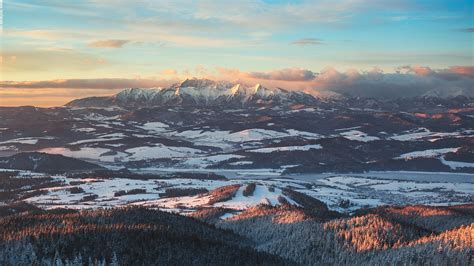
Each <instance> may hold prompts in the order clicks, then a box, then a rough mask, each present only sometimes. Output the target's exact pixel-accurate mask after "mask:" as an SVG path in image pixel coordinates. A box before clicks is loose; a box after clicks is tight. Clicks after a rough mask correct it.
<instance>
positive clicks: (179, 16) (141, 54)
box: [0, 0, 474, 106]
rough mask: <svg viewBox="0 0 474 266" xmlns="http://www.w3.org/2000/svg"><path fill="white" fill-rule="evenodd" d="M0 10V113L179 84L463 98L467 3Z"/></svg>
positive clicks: (164, 1)
mask: <svg viewBox="0 0 474 266" xmlns="http://www.w3.org/2000/svg"><path fill="white" fill-rule="evenodd" d="M0 3H2V11H3V16H2V19H3V22H2V31H1V34H2V39H1V83H0V106H6V105H9V106H12V105H37V106H54V105H62V104H64V103H66V102H67V101H69V100H71V99H74V98H80V97H85V96H90V95H110V94H113V93H115V92H117V91H119V90H121V89H123V88H126V87H154V86H167V85H170V84H172V83H174V82H177V81H179V80H182V79H185V78H190V77H198V78H211V79H226V80H229V81H241V82H243V83H256V82H258V83H262V84H264V85H266V86H269V87H272V86H280V87H285V88H289V89H297V90H304V91H306V92H309V93H312V94H315V95H318V94H320V93H321V92H324V91H335V92H339V93H352V94H358V95H359V94H360V95H362V96H373V95H376V96H385V95H387V96H390V97H395V96H397V95H404V94H405V93H409V94H410V93H411V94H417V93H418V94H419V93H423V92H426V91H427V90H429V89H437V90H445V91H459V90H463V91H467V92H468V93H473V94H474V92H473V79H474V67H473V65H474V48H473V47H474V42H473V36H474V35H473V34H474V1H472V0H470V1H462V0H445V1H441V0H410V1H405V0H397V1H386V0H313V1H304V0H296V1H284V0H254V1H247V0H239V1H224V0H221V1H212V0H208V1H191V0H187V1H183V0H134V1H129V0H82V1H72V0H3V1H2V0H0ZM367 87H368V89H365V88H367ZM420 88H421V89H420Z"/></svg>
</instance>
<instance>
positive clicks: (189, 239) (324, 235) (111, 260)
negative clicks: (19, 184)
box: [0, 204, 474, 265]
mask: <svg viewBox="0 0 474 266" xmlns="http://www.w3.org/2000/svg"><path fill="white" fill-rule="evenodd" d="M473 212H474V205H472V204H471V205H462V206H453V207H429V206H406V207H380V208H375V209H368V210H364V211H361V212H359V213H357V214H355V215H353V216H350V217H348V216H343V215H340V216H336V215H334V213H330V212H327V213H326V212H324V211H320V212H314V211H307V210H304V209H302V208H298V207H294V206H290V205H283V206H279V207H271V206H268V205H260V206H257V207H253V208H249V209H247V210H246V211H244V212H242V213H240V214H236V215H234V216H233V217H231V218H228V219H226V220H221V219H215V218H214V219H209V218H210V217H214V216H215V215H216V212H209V211H208V210H206V209H203V210H201V211H198V212H196V213H195V214H194V215H193V216H194V217H196V218H198V219H196V218H189V217H184V216H180V215H177V214H170V213H166V212H161V211H157V210H150V209H146V208H142V207H133V208H130V207H129V208H115V209H107V210H105V209H98V210H88V211H80V212H78V211H73V210H52V211H36V212H35V213H34V214H33V213H24V214H19V215H10V216H6V217H4V218H1V219H0V241H1V242H0V264H1V265H64V264H65V265H104V264H106V265H178V264H179V265H294V264H300V265H322V264H324V265H362V264H366V265H402V264H403V265H472V264H471V263H472V246H473V240H472V232H473V230H474V223H473V222H474V216H473ZM199 220H203V221H209V222H211V223H213V224H214V225H212V224H208V223H205V222H201V221H199Z"/></svg>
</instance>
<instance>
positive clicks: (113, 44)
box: [88, 40, 130, 48]
mask: <svg viewBox="0 0 474 266" xmlns="http://www.w3.org/2000/svg"><path fill="white" fill-rule="evenodd" d="M129 42H130V40H98V41H93V42H90V43H89V44H88V45H89V47H93V48H122V47H123V46H124V45H125V44H127V43H129Z"/></svg>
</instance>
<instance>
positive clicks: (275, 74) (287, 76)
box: [248, 68, 316, 81]
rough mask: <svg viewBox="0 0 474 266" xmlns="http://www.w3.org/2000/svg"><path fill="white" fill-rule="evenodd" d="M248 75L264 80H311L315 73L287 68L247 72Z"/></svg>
mask: <svg viewBox="0 0 474 266" xmlns="http://www.w3.org/2000/svg"><path fill="white" fill-rule="evenodd" d="M248 77H251V78H254V79H266V80H284V81H308V80H313V79H314V78H315V77H316V75H315V74H314V72H312V71H311V70H307V69H301V68H287V69H280V70H274V71H270V72H250V73H248Z"/></svg>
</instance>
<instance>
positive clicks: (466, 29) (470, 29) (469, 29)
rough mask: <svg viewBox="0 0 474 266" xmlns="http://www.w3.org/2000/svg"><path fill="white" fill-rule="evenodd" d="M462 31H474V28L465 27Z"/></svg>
mask: <svg viewBox="0 0 474 266" xmlns="http://www.w3.org/2000/svg"><path fill="white" fill-rule="evenodd" d="M461 31H464V32H474V28H464V29H461Z"/></svg>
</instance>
